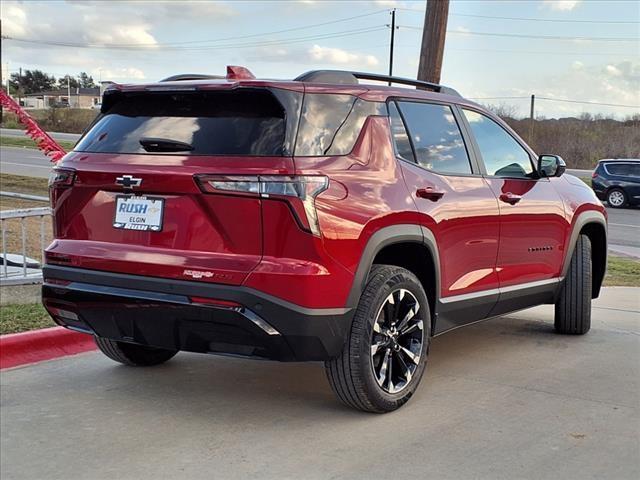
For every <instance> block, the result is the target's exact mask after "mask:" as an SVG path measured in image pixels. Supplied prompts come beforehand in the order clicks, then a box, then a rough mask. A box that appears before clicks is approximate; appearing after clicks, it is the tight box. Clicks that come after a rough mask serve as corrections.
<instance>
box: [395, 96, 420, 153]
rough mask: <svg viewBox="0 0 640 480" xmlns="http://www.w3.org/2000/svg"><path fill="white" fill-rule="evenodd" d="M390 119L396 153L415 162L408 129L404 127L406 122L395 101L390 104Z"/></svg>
mask: <svg viewBox="0 0 640 480" xmlns="http://www.w3.org/2000/svg"><path fill="white" fill-rule="evenodd" d="M389 121H390V123H391V136H392V137H393V144H394V145H395V147H396V154H397V155H398V156H400V157H401V158H403V159H405V160H409V161H411V162H415V157H414V156H413V150H412V149H411V142H410V141H409V135H408V134H407V129H406V128H404V122H403V121H402V117H401V116H400V112H399V111H398V107H397V106H396V104H395V102H391V103H390V104H389Z"/></svg>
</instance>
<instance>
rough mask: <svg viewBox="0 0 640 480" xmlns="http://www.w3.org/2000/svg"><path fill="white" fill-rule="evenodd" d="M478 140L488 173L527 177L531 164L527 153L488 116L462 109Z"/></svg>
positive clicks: (530, 170) (499, 175)
mask: <svg viewBox="0 0 640 480" xmlns="http://www.w3.org/2000/svg"><path fill="white" fill-rule="evenodd" d="M463 111H464V115H465V117H466V118H467V121H468V122H469V125H470V126H471V131H472V132H473V135H474V136H475V138H476V142H478V147H479V148H480V154H481V155H482V160H483V161H484V165H485V167H486V169H487V174H488V175H495V176H497V177H529V176H530V175H531V173H533V166H532V165H531V160H530V158H529V154H528V153H527V152H526V150H525V149H524V148H522V147H521V146H520V144H519V143H518V142H516V140H515V139H514V138H513V137H512V136H511V135H509V134H508V133H507V132H506V130H504V129H503V128H502V127H501V126H500V125H498V124H497V123H496V122H494V121H493V120H491V119H490V118H489V117H486V116H484V115H481V114H479V113H477V112H473V111H471V110H463Z"/></svg>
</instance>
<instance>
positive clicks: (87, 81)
mask: <svg viewBox="0 0 640 480" xmlns="http://www.w3.org/2000/svg"><path fill="white" fill-rule="evenodd" d="M78 81H79V83H80V86H81V87H82V88H95V87H96V84H95V83H94V82H93V77H92V76H91V75H88V74H87V72H80V74H79V75H78Z"/></svg>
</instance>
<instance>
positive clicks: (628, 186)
mask: <svg viewBox="0 0 640 480" xmlns="http://www.w3.org/2000/svg"><path fill="white" fill-rule="evenodd" d="M591 177H592V178H591V186H592V187H593V191H594V192H596V195H597V196H598V198H599V199H600V200H603V201H606V202H607V204H609V206H610V207H613V208H622V207H626V206H629V205H640V159H631V158H628V159H616V160H614V159H606V160H600V161H599V162H598V165H597V166H596V168H595V170H594V171H593V174H592V175H591Z"/></svg>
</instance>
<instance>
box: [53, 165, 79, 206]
mask: <svg viewBox="0 0 640 480" xmlns="http://www.w3.org/2000/svg"><path fill="white" fill-rule="evenodd" d="M75 178H76V172H75V171H74V170H70V169H65V168H54V169H53V170H51V173H50V174H49V199H50V200H51V208H54V207H55V206H56V203H57V202H58V198H60V195H61V194H62V192H63V191H64V190H66V189H67V188H70V187H72V186H73V182H74V181H75Z"/></svg>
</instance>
